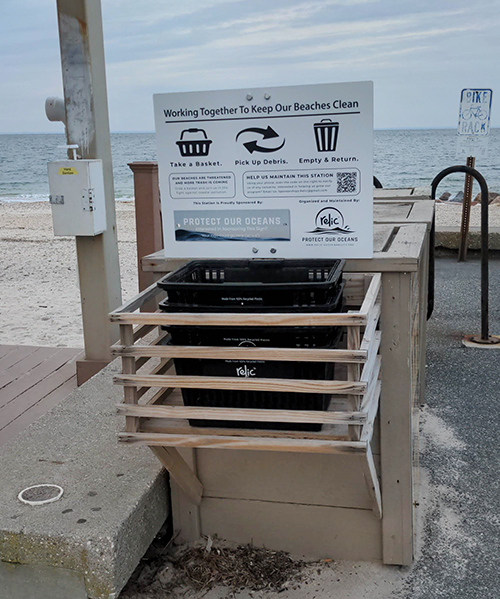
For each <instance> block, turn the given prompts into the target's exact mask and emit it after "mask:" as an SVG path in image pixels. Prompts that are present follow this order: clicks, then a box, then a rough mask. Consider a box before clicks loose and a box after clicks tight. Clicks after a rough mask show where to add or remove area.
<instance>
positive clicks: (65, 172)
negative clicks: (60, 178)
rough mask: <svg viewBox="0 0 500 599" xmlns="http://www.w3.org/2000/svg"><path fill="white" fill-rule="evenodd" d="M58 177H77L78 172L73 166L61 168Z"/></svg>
mask: <svg viewBox="0 0 500 599" xmlns="http://www.w3.org/2000/svg"><path fill="white" fill-rule="evenodd" d="M59 174H60V175H78V171H77V170H76V168H75V167H74V166H61V168H60V169H59Z"/></svg>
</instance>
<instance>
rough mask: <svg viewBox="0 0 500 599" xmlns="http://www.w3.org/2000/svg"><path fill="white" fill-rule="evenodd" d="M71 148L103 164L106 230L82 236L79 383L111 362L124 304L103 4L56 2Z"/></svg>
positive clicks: (79, 249) (95, 1) (93, 1)
mask: <svg viewBox="0 0 500 599" xmlns="http://www.w3.org/2000/svg"><path fill="white" fill-rule="evenodd" d="M57 14H58V23H59V40H60V47H61V64H62V77H63V86H64V99H65V108H66V137H67V141H68V144H78V146H79V152H78V153H79V155H80V157H81V158H100V159H101V160H102V162H103V170H104V189H105V199H106V221H107V230H106V231H105V232H104V233H103V234H102V235H97V236H96V237H77V238H76V249H77V256H78V272H79V278H80V293H81V302H82V318H83V333H84V341H85V360H81V361H79V362H78V363H77V378H78V384H81V383H83V382H85V381H86V380H87V379H88V378H90V377H91V376H92V375H94V374H95V373H96V372H98V371H99V370H100V369H101V368H102V367H103V366H105V365H106V364H107V363H108V362H110V360H111V354H110V345H111V344H112V343H114V342H115V341H116V340H117V339H118V327H117V326H111V325H110V323H109V321H108V313H109V312H110V311H112V310H114V309H115V308H117V307H118V306H119V305H120V304H121V286H120V266H119V261H118V243H117V234H116V213H115V198H114V186H113V170H112V161H111V141H110V133H109V119H108V100H107V93H106V72H105V64H104V44H103V34H102V16H101V2H100V0H57Z"/></svg>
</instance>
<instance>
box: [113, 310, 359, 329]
mask: <svg viewBox="0 0 500 599" xmlns="http://www.w3.org/2000/svg"><path fill="white" fill-rule="evenodd" d="M297 309H299V308H297ZM110 320H111V321H112V322H118V323H122V324H156V325H164V326H167V325H183V326H217V327H220V326H241V327H243V326H288V327H290V326H303V327H314V326H316V327H330V326H332V327H333V326H344V325H347V326H348V325H366V315H365V314H358V313H352V314H341V313H311V314H308V313H305V312H302V313H297V312H295V313H284V314H282V313H279V314H276V313H266V314H262V313H256V314H249V313H244V314H243V313H242V314H236V313H234V312H232V313H231V312H225V313H219V314H207V313H191V312H182V313H179V314H168V313H158V312H154V313H145V312H142V313H140V314H139V313H138V314H130V313H118V312H112V313H111V314H110Z"/></svg>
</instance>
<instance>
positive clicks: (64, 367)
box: [0, 346, 82, 445]
mask: <svg viewBox="0 0 500 599" xmlns="http://www.w3.org/2000/svg"><path fill="white" fill-rule="evenodd" d="M81 354H82V350H81V349H74V348H57V347H34V346H0V445H2V444H3V443H6V442H8V441H10V440H11V439H13V438H14V437H15V435H17V434H18V433H19V432H20V431H22V430H23V429H24V428H26V427H27V426H29V425H30V424H31V423H33V422H34V421H35V420H37V419H38V418H39V417H40V416H42V415H43V414H45V412H47V411H48V410H50V409H51V408H52V407H53V406H55V405H57V404H58V403H59V402H60V401H62V400H63V399H64V398H65V397H67V396H68V395H69V393H71V391H73V389H75V388H76V386H77V382H76V364H75V362H76V358H77V357H78V356H79V355H81Z"/></svg>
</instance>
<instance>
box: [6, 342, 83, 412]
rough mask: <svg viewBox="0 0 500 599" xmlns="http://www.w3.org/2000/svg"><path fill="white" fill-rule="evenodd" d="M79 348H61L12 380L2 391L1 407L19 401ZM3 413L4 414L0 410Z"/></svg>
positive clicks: (77, 351)
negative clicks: (18, 399)
mask: <svg viewBox="0 0 500 599" xmlns="http://www.w3.org/2000/svg"><path fill="white" fill-rule="evenodd" d="M80 351H81V350H78V349H67V348H64V349H60V350H59V351H58V352H57V353H56V354H55V355H53V356H51V357H50V358H49V359H47V360H44V361H43V362H42V363H41V364H39V365H38V366H36V367H35V368H33V369H32V370H30V371H29V372H27V373H26V374H24V375H23V376H21V377H19V378H18V379H17V380H16V381H13V382H11V383H10V384H9V385H7V387H5V388H4V389H2V392H1V393H0V408H2V409H4V408H5V407H6V406H7V405H8V404H9V403H10V402H12V401H13V400H16V401H17V398H19V397H20V396H21V395H23V394H24V393H26V392H27V391H29V390H30V389H31V388H32V387H35V386H36V385H39V384H41V383H42V382H43V380H44V379H45V378H46V377H48V376H50V375H51V374H52V373H53V372H54V371H56V370H57V369H59V368H61V366H63V365H64V364H66V363H67V362H68V361H69V360H70V359H71V358H72V357H75V356H76V355H78V354H79V353H80ZM1 414H4V413H3V412H1V411H0V417H2V416H1Z"/></svg>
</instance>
